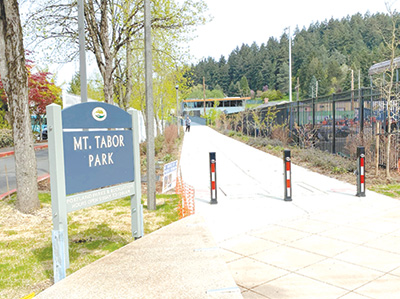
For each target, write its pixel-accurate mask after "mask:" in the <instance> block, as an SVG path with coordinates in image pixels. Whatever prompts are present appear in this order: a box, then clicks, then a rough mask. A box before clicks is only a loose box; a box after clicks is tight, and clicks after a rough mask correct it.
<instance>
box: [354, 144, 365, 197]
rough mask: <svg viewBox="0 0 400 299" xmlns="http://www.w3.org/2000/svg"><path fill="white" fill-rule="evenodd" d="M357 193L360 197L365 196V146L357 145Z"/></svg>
mask: <svg viewBox="0 0 400 299" xmlns="http://www.w3.org/2000/svg"><path fill="white" fill-rule="evenodd" d="M357 160H358V163H357V168H358V172H357V194H356V196H358V197H365V148H364V147H363V146H358V147H357Z"/></svg>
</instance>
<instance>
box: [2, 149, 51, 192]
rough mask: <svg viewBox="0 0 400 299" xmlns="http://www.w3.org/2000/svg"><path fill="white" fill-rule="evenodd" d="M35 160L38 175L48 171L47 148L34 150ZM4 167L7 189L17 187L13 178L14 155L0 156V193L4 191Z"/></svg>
mask: <svg viewBox="0 0 400 299" xmlns="http://www.w3.org/2000/svg"><path fill="white" fill-rule="evenodd" d="M35 154H36V160H37V170H38V172H37V173H38V177H40V176H43V175H45V174H48V173H49V161H48V150H47V149H42V150H38V151H36V152H35ZM6 169H7V177H8V185H9V190H13V189H16V188H17V183H16V180H15V160H14V155H11V156H7V157H3V158H0V194H4V193H6V192H7V191H8V190H7V180H6Z"/></svg>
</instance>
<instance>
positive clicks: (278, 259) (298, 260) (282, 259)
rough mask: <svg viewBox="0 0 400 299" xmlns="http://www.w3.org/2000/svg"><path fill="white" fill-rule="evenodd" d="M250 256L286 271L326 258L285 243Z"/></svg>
mask: <svg viewBox="0 0 400 299" xmlns="http://www.w3.org/2000/svg"><path fill="white" fill-rule="evenodd" d="M251 257H252V258H253V259H255V260H257V261H260V262H263V263H266V264H269V265H273V266H275V267H278V268H281V269H285V270H287V271H296V270H299V269H301V268H304V267H307V266H310V265H313V264H315V263H318V262H320V261H322V260H324V259H326V257H324V256H321V255H317V254H314V253H310V252H307V251H303V250H300V249H296V248H292V247H288V246H285V245H282V246H279V247H275V248H272V249H269V250H266V251H263V252H261V253H257V254H255V255H252V256H251Z"/></svg>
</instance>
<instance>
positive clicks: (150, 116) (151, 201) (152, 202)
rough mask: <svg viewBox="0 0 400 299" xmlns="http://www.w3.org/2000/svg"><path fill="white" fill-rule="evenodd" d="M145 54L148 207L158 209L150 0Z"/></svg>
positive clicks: (146, 6)
mask: <svg viewBox="0 0 400 299" xmlns="http://www.w3.org/2000/svg"><path fill="white" fill-rule="evenodd" d="M144 40H145V43H144V44H145V45H144V52H145V53H144V54H145V55H144V56H145V75H146V76H145V77H146V122H147V124H146V137H147V142H146V143H147V209H149V210H155V209H156V165H155V158H154V156H155V146H154V103H153V67H152V64H153V57H152V50H151V10H150V0H144Z"/></svg>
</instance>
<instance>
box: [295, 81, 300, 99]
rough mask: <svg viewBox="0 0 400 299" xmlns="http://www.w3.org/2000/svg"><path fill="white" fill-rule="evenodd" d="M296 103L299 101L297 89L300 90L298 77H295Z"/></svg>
mask: <svg viewBox="0 0 400 299" xmlns="http://www.w3.org/2000/svg"><path fill="white" fill-rule="evenodd" d="M295 88H296V101H297V102H298V101H299V89H300V81H299V77H297V84H296V87H295Z"/></svg>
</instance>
